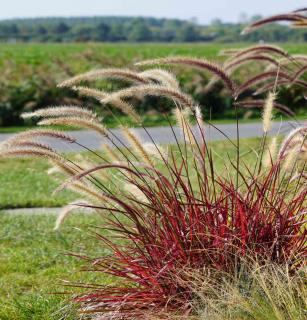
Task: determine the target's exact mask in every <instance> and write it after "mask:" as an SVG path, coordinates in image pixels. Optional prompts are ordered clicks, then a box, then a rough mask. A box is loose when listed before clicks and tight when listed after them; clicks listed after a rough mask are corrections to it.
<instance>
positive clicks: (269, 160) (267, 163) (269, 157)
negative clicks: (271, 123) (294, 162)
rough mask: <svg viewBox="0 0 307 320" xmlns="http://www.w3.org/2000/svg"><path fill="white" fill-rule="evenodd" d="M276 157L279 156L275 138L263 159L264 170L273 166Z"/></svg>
mask: <svg viewBox="0 0 307 320" xmlns="http://www.w3.org/2000/svg"><path fill="white" fill-rule="evenodd" d="M276 155H277V137H273V138H272V141H271V143H270V144H269V146H268V148H267V150H266V152H265V154H264V156H263V159H262V163H263V166H264V168H269V167H271V166H272V164H273V162H274V160H275V158H276Z"/></svg>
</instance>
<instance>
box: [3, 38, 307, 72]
mask: <svg viewBox="0 0 307 320" xmlns="http://www.w3.org/2000/svg"><path fill="white" fill-rule="evenodd" d="M279 45H280V44H279ZM247 46H248V44H246V43H238V44H233V43H232V44H225V43H213V44H212V43H208V44H206V43H192V44H191V43H179V44H156V43H150V44H149V43H148V44H144V43H142V44H139V43H137V44H131V43H129V44H126V43H117V44H114V43H110V44H108V43H106V44H98V43H84V44H71V43H69V44H50V43H48V44H0V66H3V65H4V64H5V63H4V62H5V61H6V60H11V61H12V62H13V63H16V64H24V63H27V64H32V65H40V64H48V63H50V62H52V61H54V60H56V59H65V61H66V62H67V63H68V64H71V65H72V66H74V67H75V68H76V69H77V70H76V72H82V71H85V70H87V67H88V66H91V65H92V64H91V63H89V65H83V64H80V63H78V61H76V60H75V61H74V58H75V57H79V58H82V57H88V58H89V60H92V61H96V62H97V63H99V62H100V63H101V64H103V65H104V66H105V65H112V66H123V65H126V64H130V65H131V64H132V63H133V62H137V61H139V60H142V59H148V58H157V57H165V56H169V55H191V56H195V57H204V58H209V59H212V58H217V59H221V58H219V57H217V55H218V53H219V52H220V51H221V50H224V49H229V48H242V47H247ZM281 46H282V47H283V48H284V49H285V50H287V51H288V52H289V53H290V54H305V53H306V49H307V44H294V43H289V44H281ZM79 62H80V61H79Z"/></svg>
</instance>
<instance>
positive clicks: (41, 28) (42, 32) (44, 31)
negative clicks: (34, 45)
mask: <svg viewBox="0 0 307 320" xmlns="http://www.w3.org/2000/svg"><path fill="white" fill-rule="evenodd" d="M37 33H38V34H39V35H45V34H47V33H48V30H47V29H46V28H45V27H44V26H38V28H37Z"/></svg>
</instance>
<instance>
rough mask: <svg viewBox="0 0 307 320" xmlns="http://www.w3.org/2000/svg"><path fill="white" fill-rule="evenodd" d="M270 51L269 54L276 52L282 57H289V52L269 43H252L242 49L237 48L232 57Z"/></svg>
mask: <svg viewBox="0 0 307 320" xmlns="http://www.w3.org/2000/svg"><path fill="white" fill-rule="evenodd" d="M256 52H257V53H263V52H266V53H271V54H277V55H280V56H282V57H286V58H288V59H289V57H290V56H289V54H288V53H287V52H286V51H284V50H283V49H282V48H280V47H278V46H274V45H270V44H263V45H262V44H261V45H254V46H251V47H249V48H245V49H242V50H238V51H237V52H236V53H234V55H233V58H239V57H242V56H245V55H250V54H253V53H256Z"/></svg>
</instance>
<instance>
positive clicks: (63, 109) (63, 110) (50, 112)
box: [21, 106, 97, 119]
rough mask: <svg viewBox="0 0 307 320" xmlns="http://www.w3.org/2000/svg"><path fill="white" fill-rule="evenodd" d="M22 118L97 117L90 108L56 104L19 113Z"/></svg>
mask: <svg viewBox="0 0 307 320" xmlns="http://www.w3.org/2000/svg"><path fill="white" fill-rule="evenodd" d="M21 116H22V117H23V118H34V117H42V118H53V117H66V116H68V117H85V118H89V119H92V118H97V115H96V114H95V113H93V112H92V111H91V110H88V109H86V108H82V107H78V106H57V107H48V108H44V109H40V110H37V111H34V112H27V113H23V114H22V115H21Z"/></svg>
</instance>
